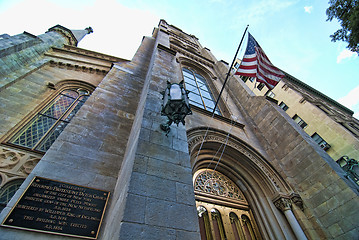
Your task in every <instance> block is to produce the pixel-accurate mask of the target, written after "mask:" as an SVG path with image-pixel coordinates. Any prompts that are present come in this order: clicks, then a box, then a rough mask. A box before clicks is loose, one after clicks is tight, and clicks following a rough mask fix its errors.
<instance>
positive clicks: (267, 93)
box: [265, 90, 275, 98]
mask: <svg viewBox="0 0 359 240" xmlns="http://www.w3.org/2000/svg"><path fill="white" fill-rule="evenodd" d="M265 95H266V96H268V97H270V98H274V97H275V94H274V92H272V91H271V90H268V91H267V92H266V94H265Z"/></svg>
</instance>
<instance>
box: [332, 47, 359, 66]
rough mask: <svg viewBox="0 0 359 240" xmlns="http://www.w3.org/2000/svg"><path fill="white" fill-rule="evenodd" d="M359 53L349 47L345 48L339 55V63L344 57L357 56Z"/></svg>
mask: <svg viewBox="0 0 359 240" xmlns="http://www.w3.org/2000/svg"><path fill="white" fill-rule="evenodd" d="M357 56H358V55H357V54H356V53H355V52H352V51H350V50H348V49H344V50H343V51H341V52H340V53H339V55H338V57H337V63H340V62H341V61H342V60H343V59H346V58H350V59H351V58H354V59H355V58H357Z"/></svg>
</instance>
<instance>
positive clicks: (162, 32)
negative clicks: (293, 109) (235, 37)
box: [0, 20, 359, 240]
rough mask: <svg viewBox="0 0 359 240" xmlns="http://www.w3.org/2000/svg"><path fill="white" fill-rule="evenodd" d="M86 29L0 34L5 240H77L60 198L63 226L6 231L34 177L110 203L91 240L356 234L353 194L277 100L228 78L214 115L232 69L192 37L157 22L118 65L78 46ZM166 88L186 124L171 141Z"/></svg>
mask: <svg viewBox="0 0 359 240" xmlns="http://www.w3.org/2000/svg"><path fill="white" fill-rule="evenodd" d="M91 31H92V29H91V28H87V29H86V30H69V29H67V28H65V27H63V26H60V25H57V26H55V27H52V28H50V29H49V31H48V32H47V33H45V34H43V35H40V36H34V35H32V34H30V33H27V32H24V33H23V34H19V35H16V36H8V35H6V34H3V35H1V39H0V44H1V45H0V48H1V49H0V57H1V63H2V64H1V67H0V69H1V71H0V77H1V79H0V99H1V115H0V119H1V128H0V141H1V145H0V164H1V165H0V176H1V183H0V184H1V185H0V187H1V190H0V200H1V204H2V206H1V207H2V211H1V215H0V221H1V223H2V227H0V239H8V240H10V239H73V236H77V237H84V235H81V234H80V228H86V227H88V225H86V224H77V225H76V224H73V223H72V222H71V221H72V220H71V219H72V218H70V217H68V218H64V219H62V220H64V221H59V217H58V216H57V215H56V214H58V215H61V214H62V213H65V212H66V214H67V213H72V212H75V211H76V213H80V214H81V211H80V212H79V210H78V209H77V210H75V209H74V208H73V207H72V205H70V203H69V199H70V197H69V196H68V199H67V200H66V197H64V198H65V200H64V199H63V198H60V197H59V194H58V195H57V196H55V197H53V198H54V201H55V202H57V203H60V202H61V204H63V206H64V207H63V208H61V210H59V211H57V212H56V214H55V215H56V216H57V217H56V216H55V217H54V215H51V217H49V218H37V217H36V216H37V214H38V216H40V213H37V212H36V210H34V211H33V212H31V213H30V214H32V215H31V216H24V217H23V219H21V220H22V221H23V222H25V225H31V224H33V223H34V222H35V223H37V222H38V226H39V228H40V229H31V228H30V227H29V228H26V227H16V226H14V224H11V223H12V222H14V221H15V222H16V221H17V220H18V219H10V220H11V221H9V216H11V214H12V211H13V209H18V208H21V207H20V206H21V200H22V199H23V198H25V197H26V196H27V195H26V194H27V192H28V191H29V189H30V188H31V187H32V186H35V185H34V182H33V180H34V179H35V178H38V177H40V178H46V179H50V180H51V181H52V182H61V183H68V184H71V186H72V188H76V187H73V186H81V187H84V188H91V189H98V190H102V191H105V192H107V193H109V194H110V196H109V197H108V198H107V200H108V202H107V206H106V210H105V212H104V214H103V215H101V216H100V217H101V219H95V218H94V219H95V220H94V221H99V222H101V227H100V228H99V230H98V231H97V230H96V229H93V230H92V231H90V232H89V234H90V235H91V234H93V236H90V237H87V238H88V239H95V238H97V239H166V240H167V239H178V240H179V239H213V240H215V239H356V238H357V237H358V236H359V226H358V213H359V199H358V189H359V188H358V185H357V184H355V182H354V181H352V180H351V179H349V178H347V177H346V172H345V171H343V169H342V168H341V167H340V165H338V164H337V163H336V161H335V160H333V159H332V158H331V157H330V156H329V155H328V154H327V153H326V152H325V151H324V150H323V149H322V148H321V147H320V146H319V145H318V144H317V143H316V142H314V141H313V139H312V138H311V137H310V136H309V135H308V134H307V133H305V132H304V130H303V129H302V128H301V127H300V126H299V125H298V124H297V123H296V122H295V121H293V120H292V119H291V117H289V116H288V115H287V114H286V113H285V112H284V111H283V109H282V108H280V107H279V106H278V103H277V102H275V101H273V99H271V98H268V97H265V96H256V95H255V94H254V93H253V92H252V91H251V90H250V88H249V87H248V86H247V85H246V84H245V83H244V82H243V81H242V80H241V79H240V78H239V77H238V78H237V77H231V78H230V79H229V81H228V85H227V86H226V88H225V89H224V91H223V94H222V97H221V99H220V100H219V103H218V108H217V109H215V110H213V108H214V103H215V100H216V99H217V97H218V95H219V92H220V90H221V88H222V85H223V82H224V77H225V75H226V73H227V71H228V68H229V66H228V64H227V63H226V62H224V61H218V60H217V59H216V58H215V56H213V54H212V53H211V51H210V50H209V49H208V48H204V47H202V46H201V44H200V42H199V40H198V39H197V38H196V37H195V36H194V35H190V34H187V33H185V32H183V31H182V30H180V29H179V28H177V27H175V26H173V25H170V24H168V23H167V22H166V21H164V20H161V21H160V23H159V25H158V27H156V28H155V29H154V31H153V35H152V36H150V37H144V38H143V40H142V43H141V45H140V46H139V48H138V50H137V52H136V54H135V55H134V57H133V59H132V60H126V59H121V58H118V57H113V56H109V55H105V54H101V53H97V52H93V51H90V50H85V49H81V48H78V47H77V43H78V42H79V41H80V40H81V39H82V38H83V37H84V36H85V35H86V34H88V33H91ZM167 81H170V82H172V83H179V82H181V81H184V85H185V88H186V89H187V90H188V91H189V99H190V103H191V109H192V115H189V116H187V117H186V125H185V126H183V125H182V124H179V125H178V126H176V125H175V124H173V125H172V126H171V130H170V132H169V133H168V134H167V135H166V133H165V132H164V131H162V130H161V128H160V125H161V124H162V123H165V122H166V117H164V116H161V102H162V92H163V91H164V90H165V88H166V86H167ZM213 111H214V112H215V114H212V112H213ZM54 184H55V183H54ZM93 196H95V195H93ZM45 198H46V196H45V195H42V196H39V198H37V201H38V202H43V201H45V200H46V199H45ZM34 199H35V198H32V199H31V198H30V199H29V200H28V202H31V201H35V200H34ZM81 204H82V205H83V204H84V202H82V203H80V205H81ZM82 205H81V206H82ZM22 206H23V205H22ZM36 206H38V207H39V208H40V209H41V206H42V205H41V204H40V205H39V203H37V205H36ZM51 206H52V205H51ZM95 207H96V206H95V205H94V208H95ZM22 208H23V209H25V208H26V206H25V207H22ZM54 209H57V208H54ZM27 210H28V209H27ZM30 210H31V209H30ZM45 210H53V209H49V207H48V208H47V209H45ZM95 210H96V209H95ZM32 216H34V218H33V219H32V220H31V221H30V220H28V219H29V217H32ZM41 216H42V215H41ZM79 216H80V215H79ZM50 218H51V219H50ZM27 221H28V222H27ZM9 222H10V223H9ZM43 222H47V223H51V224H42V223H43ZM63 225H68V226H70V225H71V228H70V230H71V231H72V234H68V233H67V232H65V231H64V232H61V230H59V229H62V226H63ZM76 230H78V233H79V234H77V232H76Z"/></svg>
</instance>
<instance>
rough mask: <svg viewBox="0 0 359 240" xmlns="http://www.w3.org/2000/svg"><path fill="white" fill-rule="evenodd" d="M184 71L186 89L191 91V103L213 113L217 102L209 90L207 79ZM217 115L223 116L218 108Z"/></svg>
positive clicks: (189, 95) (189, 71)
mask: <svg viewBox="0 0 359 240" xmlns="http://www.w3.org/2000/svg"><path fill="white" fill-rule="evenodd" d="M182 70H183V71H182V72H183V78H184V82H185V88H186V90H188V91H189V94H188V97H189V102H190V103H191V104H192V105H195V106H197V107H200V108H203V109H206V110H208V111H211V112H213V108H214V106H215V104H216V101H215V100H214V98H213V96H212V94H211V92H210V90H209V88H208V85H207V82H206V79H205V78H204V77H202V76H201V75H199V74H197V73H195V72H193V71H191V70H189V69H187V68H183V69H182ZM215 113H216V114H218V115H221V113H220V111H219V110H218V107H216V111H215Z"/></svg>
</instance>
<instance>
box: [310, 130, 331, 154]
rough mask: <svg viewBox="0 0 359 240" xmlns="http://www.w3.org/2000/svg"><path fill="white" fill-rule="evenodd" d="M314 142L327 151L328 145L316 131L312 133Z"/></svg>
mask: <svg viewBox="0 0 359 240" xmlns="http://www.w3.org/2000/svg"><path fill="white" fill-rule="evenodd" d="M312 138H313V140H314V142H316V143H318V145H319V146H320V147H321V148H322V149H323V150H324V151H327V150H328V149H329V148H330V145H329V144H328V143H327V142H326V141H325V140H324V139H323V138H322V137H321V136H319V134H318V133H314V134H313V135H312Z"/></svg>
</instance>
